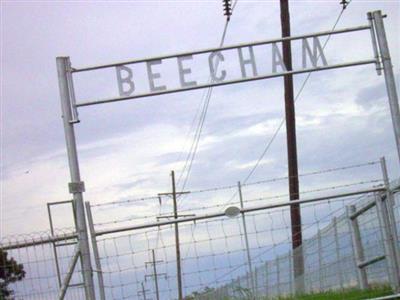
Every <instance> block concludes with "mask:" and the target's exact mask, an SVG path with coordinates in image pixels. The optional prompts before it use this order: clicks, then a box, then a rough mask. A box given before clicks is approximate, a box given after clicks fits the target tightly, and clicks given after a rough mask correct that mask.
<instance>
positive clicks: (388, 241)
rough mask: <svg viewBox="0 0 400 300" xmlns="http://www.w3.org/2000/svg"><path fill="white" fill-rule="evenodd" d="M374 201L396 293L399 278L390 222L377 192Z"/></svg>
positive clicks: (398, 290) (384, 202) (398, 286)
mask: <svg viewBox="0 0 400 300" xmlns="http://www.w3.org/2000/svg"><path fill="white" fill-rule="evenodd" d="M375 201H376V210H377V213H378V219H379V224H380V228H381V233H382V240H383V246H384V249H385V257H386V262H387V266H388V274H389V281H390V285H391V286H392V289H393V291H395V292H396V293H397V292H400V278H399V276H398V272H397V264H396V250H395V248H394V245H393V239H392V238H391V230H390V223H389V217H388V213H387V207H386V204H387V202H386V201H382V198H381V196H380V195H378V194H375Z"/></svg>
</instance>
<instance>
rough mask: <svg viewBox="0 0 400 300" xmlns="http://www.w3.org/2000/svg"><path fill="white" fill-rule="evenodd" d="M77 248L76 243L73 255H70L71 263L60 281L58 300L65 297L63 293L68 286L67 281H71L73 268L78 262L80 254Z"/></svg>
mask: <svg viewBox="0 0 400 300" xmlns="http://www.w3.org/2000/svg"><path fill="white" fill-rule="evenodd" d="M79 248H80V247H79V244H77V245H76V246H75V251H74V255H73V256H72V261H71V264H70V265H69V267H68V271H67V274H66V275H65V278H64V280H63V283H62V285H61V288H60V294H59V295H58V299H59V300H63V299H64V297H65V294H66V293H67V288H68V286H69V283H70V281H71V278H72V274H74V269H75V266H76V263H77V262H78V258H79V255H80V252H79Z"/></svg>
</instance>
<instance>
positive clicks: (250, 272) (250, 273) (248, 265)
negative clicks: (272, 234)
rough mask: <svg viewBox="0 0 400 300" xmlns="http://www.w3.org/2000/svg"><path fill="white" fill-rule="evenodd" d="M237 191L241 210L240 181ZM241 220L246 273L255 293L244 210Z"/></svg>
mask: <svg viewBox="0 0 400 300" xmlns="http://www.w3.org/2000/svg"><path fill="white" fill-rule="evenodd" d="M238 192H239V200H240V208H241V209H242V210H243V208H244V203H243V194H242V185H241V184H240V181H239V182H238ZM242 222H243V232H244V241H245V244H246V254H247V267H248V273H249V276H250V284H251V290H252V292H253V294H255V285H254V278H253V267H252V264H251V255H250V246H249V237H248V235H247V225H246V216H245V213H244V212H242Z"/></svg>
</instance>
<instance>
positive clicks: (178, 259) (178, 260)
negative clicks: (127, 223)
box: [171, 171, 183, 300]
mask: <svg viewBox="0 0 400 300" xmlns="http://www.w3.org/2000/svg"><path fill="white" fill-rule="evenodd" d="M171 177H172V199H173V201H174V219H178V206H177V202H176V186H175V172H174V171H171ZM175 249H176V273H177V274H176V277H177V280H178V299H179V300H182V299H183V291H182V270H181V249H180V244H179V227H178V223H175Z"/></svg>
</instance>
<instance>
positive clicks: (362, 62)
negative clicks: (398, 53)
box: [76, 59, 376, 107]
mask: <svg viewBox="0 0 400 300" xmlns="http://www.w3.org/2000/svg"><path fill="white" fill-rule="evenodd" d="M375 63H376V60H375V59H369V60H360V61H356V62H351V63H343V64H336V65H331V66H324V67H316V68H307V69H302V70H295V71H287V72H279V73H272V74H268V75H262V76H255V77H251V78H241V79H234V80H227V81H222V82H211V83H205V84H200V85H196V86H192V87H186V88H175V89H170V90H165V91H159V92H153V93H144V94H138V95H131V96H126V97H118V98H107V99H100V100H94V101H91V100H87V101H83V102H80V103H77V104H76V107H81V106H89V105H95V104H102V103H110V102H117V101H123V100H130V99H137V98H143V97H152V96H159V95H165V94H172V93H178V92H185V91H191V90H198V89H203V88H208V87H213V86H222V85H228V84H235V83H240V82H249V81H255V80H262V79H268V78H275V77H281V76H285V75H290V74H291V75H294V74H302V73H311V72H318V71H323V70H330V69H338V68H346V67H351V66H359V65H367V64H375Z"/></svg>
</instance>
